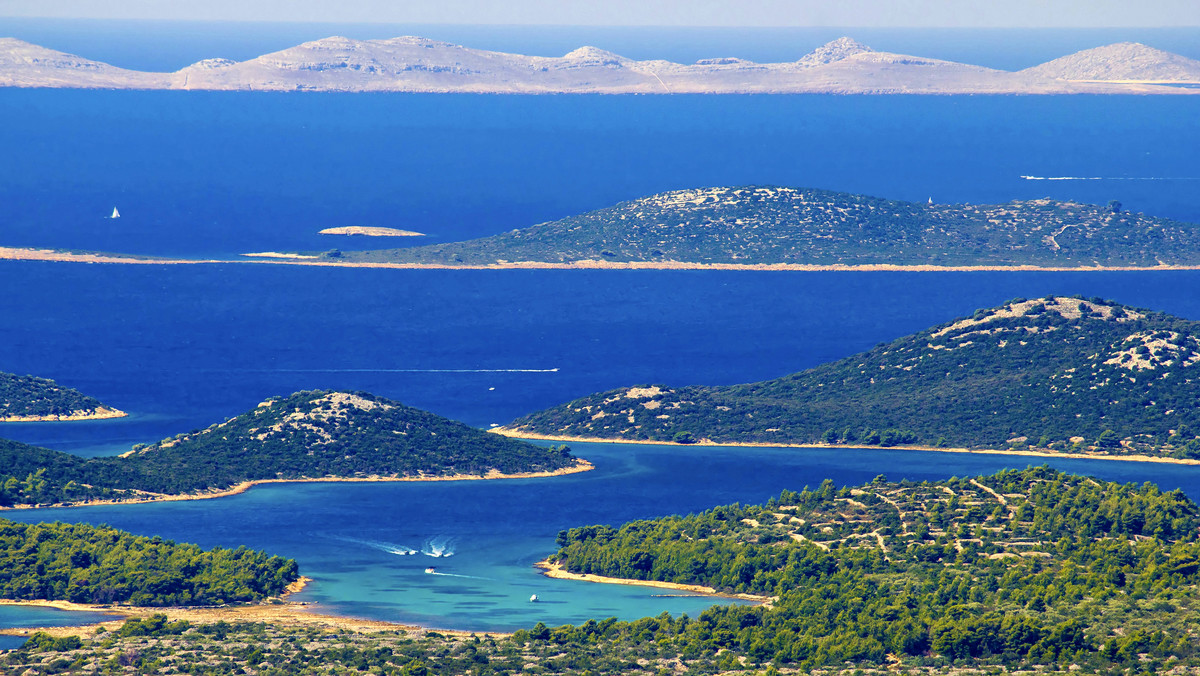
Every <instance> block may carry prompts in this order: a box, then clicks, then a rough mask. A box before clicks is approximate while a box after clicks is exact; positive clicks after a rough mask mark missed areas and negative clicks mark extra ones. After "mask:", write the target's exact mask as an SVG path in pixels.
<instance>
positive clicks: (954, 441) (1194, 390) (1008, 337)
mask: <svg viewBox="0 0 1200 676" xmlns="http://www.w3.org/2000/svg"><path fill="white" fill-rule="evenodd" d="M509 428H511V429H513V430H515V431H516V433H518V434H520V433H522V432H525V433H534V434H543V435H560V436H569V437H599V438H605V439H634V440H637V439H642V440H658V441H682V442H685V443H688V442H695V441H700V440H710V441H712V442H716V443H722V442H725V443H730V442H762V443H777V444H791V443H835V444H847V445H883V446H896V445H904V444H924V445H936V446H955V447H968V448H990V449H996V448H1009V447H1012V448H1020V449H1026V448H1029V447H1035V448H1044V449H1053V450H1063V451H1065V450H1073V451H1092V452H1096V453H1102V454H1108V455H1121V454H1133V453H1138V454H1141V453H1147V454H1155V455H1169V456H1173V457H1187V458H1191V457H1200V440H1198V437H1197V434H1198V433H1200V323H1198V322H1194V321H1189V320H1185V319H1180V318H1178V317H1172V316H1170V315H1166V314H1162V313H1156V312H1151V311H1148V310H1139V309H1134V308H1129V307H1124V306H1121V305H1118V304H1115V303H1110V302H1106V301H1102V300H1100V299H1087V300H1084V299H1080V298H1065V297H1050V298H1044V299H1034V300H1023V299H1018V300H1014V301H1012V302H1009V303H1007V304H1005V305H1002V306H1000V307H996V308H991V309H986V310H979V311H977V312H976V313H975V315H974V316H972V317H967V318H963V319H959V320H956V321H953V322H950V323H947V324H942V325H940V326H935V327H933V328H931V329H928V330H925V331H921V332H920V333H917V334H914V335H910V336H905V337H903V338H900V339H897V340H895V341H892V342H891V343H888V344H881V345H879V346H877V347H876V348H875V349H873V350H870V351H869V352H864V353H861V354H857V355H854V356H852V357H847V358H846V359H842V360H840V361H837V362H833V363H829V364H823V365H821V366H817V367H816V368H812V369H809V370H807V371H802V372H800V373H794V374H791V375H787V376H784V377H782V378H777V379H775V380H767V381H763V382H756V383H748V384H744V385H733V386H727V387H703V386H689V387H675V386H667V385H653V386H639V387H626V388H621V389H617V390H611V391H608V392H602V393H599V394H593V395H590V396H587V397H584V398H582V399H577V400H575V401H572V402H569V403H567V404H563V405H561V406H556V407H554V408H550V409H546V410H544V411H540V412H537V413H533V414H531V415H528V416H525V417H523V418H520V419H518V420H516V421H514V422H513V423H511V424H510V425H509Z"/></svg>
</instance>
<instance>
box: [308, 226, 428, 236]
mask: <svg viewBox="0 0 1200 676" xmlns="http://www.w3.org/2000/svg"><path fill="white" fill-rule="evenodd" d="M317 234H319V235H365V236H367V237H424V236H425V234H424V233H421V232H413V231H412V230H400V229H397V228H380V227H375V226H370V225H344V226H340V227H337V228H325V229H324V230H320V231H318V233H317Z"/></svg>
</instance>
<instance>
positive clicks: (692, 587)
mask: <svg viewBox="0 0 1200 676" xmlns="http://www.w3.org/2000/svg"><path fill="white" fill-rule="evenodd" d="M533 567H534V568H537V569H539V570H541V571H542V575H545V576H546V577H549V578H554V579H556V580H575V581H577V582H596V583H599V584H620V585H630V586H635V587H656V588H658V589H670V590H673V591H684V592H691V593H693V594H698V595H702V596H712V597H715V598H724V599H742V600H744V601H755V602H756V603H757V604H758V605H762V606H770V605H771V603H772V602H774V601H776V600H778V599H776V598H775V597H773V596H763V595H761V594H726V593H723V592H719V591H717V590H716V589H713V588H712V587H705V586H703V585H698V584H683V583H680V582H661V581H659V580H631V579H629V578H624V577H608V576H605V575H592V574H590V573H572V572H570V571H568V570H567V569H565V568H563V566H562V564H561V563H556V562H554V561H551V560H550V559H542V560H541V561H538V562H537V563H535V564H533Z"/></svg>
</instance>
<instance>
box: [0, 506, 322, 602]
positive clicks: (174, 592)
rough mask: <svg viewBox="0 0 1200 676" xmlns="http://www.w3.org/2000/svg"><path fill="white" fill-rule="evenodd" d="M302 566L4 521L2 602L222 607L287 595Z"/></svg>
mask: <svg viewBox="0 0 1200 676" xmlns="http://www.w3.org/2000/svg"><path fill="white" fill-rule="evenodd" d="M299 577H300V573H299V569H298V568H297V566H296V562H295V561H294V560H292V559H283V558H280V557H278V556H269V555H267V554H265V553H263V552H258V551H252V550H248V549H246V548H245V547H239V548H237V549H223V548H220V547H218V548H215V549H210V550H204V549H201V548H200V547H197V546H196V545H191V544H176V543H175V542H172V541H169V540H163V539H162V538H159V537H154V538H148V537H142V536H138V535H132V534H130V533H126V532H124V531H119V530H117V529H115V528H110V527H108V526H90V525H87V524H64V523H39V524H23V523H15V522H12V521H8V520H6V519H0V598H4V599H16V600H50V601H53V600H62V601H71V602H73V603H88V604H112V603H121V604H129V605H133V606H174V605H185V606H191V605H217V604H223V603H236V602H249V601H260V600H262V599H264V598H266V597H268V596H278V595H280V594H283V593H284V591H285V590H286V589H287V587H288V585H289V584H292V583H294V582H296V581H297V580H298V579H299Z"/></svg>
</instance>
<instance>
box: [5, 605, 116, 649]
mask: <svg viewBox="0 0 1200 676" xmlns="http://www.w3.org/2000/svg"><path fill="white" fill-rule="evenodd" d="M109 617H110V616H108V615H105V614H104V613H80V612H67V611H64V610H57V609H55V608H32V607H21V606H2V605H0V627H4V628H13V627H31V628H33V627H69V626H72V625H76V624H88V623H90V622H99V621H102V620H105V619H109ZM31 631H32V629H31ZM24 642H25V638H24V637H22V636H0V650H8V649H10V648H16V647H18V646H20V645H21V644H22V643H24Z"/></svg>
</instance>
